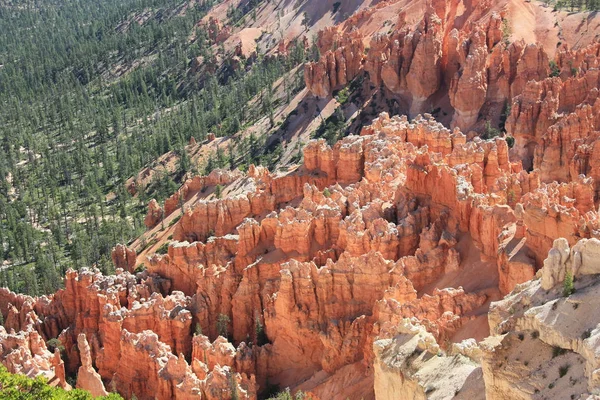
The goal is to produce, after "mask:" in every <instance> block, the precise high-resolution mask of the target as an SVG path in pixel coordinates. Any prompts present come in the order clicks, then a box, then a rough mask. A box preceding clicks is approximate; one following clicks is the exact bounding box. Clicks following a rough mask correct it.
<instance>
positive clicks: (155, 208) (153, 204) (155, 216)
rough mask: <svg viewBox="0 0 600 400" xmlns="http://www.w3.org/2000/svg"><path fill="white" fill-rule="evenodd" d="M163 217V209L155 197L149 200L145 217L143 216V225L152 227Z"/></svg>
mask: <svg viewBox="0 0 600 400" xmlns="http://www.w3.org/2000/svg"><path fill="white" fill-rule="evenodd" d="M163 218H164V210H163V208H162V207H161V206H160V205H159V204H158V202H157V201H156V200H155V199H152V200H150V203H148V212H147V213H146V218H144V225H146V228H148V229H152V228H154V227H155V226H156V225H158V224H159V223H160V221H162V220H163Z"/></svg>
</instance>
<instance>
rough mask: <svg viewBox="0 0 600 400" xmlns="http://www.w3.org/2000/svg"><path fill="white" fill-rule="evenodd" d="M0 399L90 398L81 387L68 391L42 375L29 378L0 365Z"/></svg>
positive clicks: (112, 398) (113, 398)
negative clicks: (10, 371) (49, 383)
mask: <svg viewBox="0 0 600 400" xmlns="http://www.w3.org/2000/svg"><path fill="white" fill-rule="evenodd" d="M0 399H18V400H88V399H89V400H92V399H93V397H92V395H91V394H90V393H89V392H86V391H85V390H81V389H74V390H70V391H66V390H63V389H61V388H57V387H52V386H50V385H48V383H47V382H46V380H45V379H44V378H42V377H38V378H35V379H29V378H27V377H26V376H24V375H21V374H14V375H13V374H11V373H9V372H8V370H7V369H6V367H4V366H3V365H0ZM96 399H105V400H119V399H122V398H121V396H119V395H118V394H110V395H108V396H105V397H96Z"/></svg>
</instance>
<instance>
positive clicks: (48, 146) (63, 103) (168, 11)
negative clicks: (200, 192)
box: [0, 0, 308, 295]
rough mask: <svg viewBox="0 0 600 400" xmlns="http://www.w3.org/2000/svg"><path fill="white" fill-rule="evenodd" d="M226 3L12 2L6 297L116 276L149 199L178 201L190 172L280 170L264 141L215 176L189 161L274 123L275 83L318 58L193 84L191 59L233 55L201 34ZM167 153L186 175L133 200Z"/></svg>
mask: <svg viewBox="0 0 600 400" xmlns="http://www.w3.org/2000/svg"><path fill="white" fill-rule="evenodd" d="M217 3H218V1H217V0H202V1H198V2H196V3H188V2H184V1H180V0H119V1H117V0H106V1H102V2H93V1H78V0H61V1H58V0H44V1H30V0H14V1H10V2H0V104H2V106H1V107H0V126H1V127H2V128H1V129H0V254H1V257H0V258H1V259H2V260H3V263H2V268H1V270H0V285H1V286H6V287H9V288H10V289H12V290H15V291H18V292H22V293H26V294H30V295H38V294H45V293H51V292H54V291H56V289H58V288H59V287H60V286H61V277H62V276H63V275H64V272H65V271H66V270H67V269H68V268H81V267H83V266H91V265H95V266H97V267H98V268H100V269H101V270H102V271H104V272H110V271H111V269H112V265H111V262H110V251H111V249H112V247H113V246H114V245H115V244H116V243H128V242H130V241H131V240H133V239H134V238H135V237H137V236H139V235H140V234H141V233H142V232H143V231H144V229H145V227H144V225H143V217H144V214H145V211H146V204H147V202H148V200H149V199H151V198H152V197H156V198H157V199H159V200H160V199H163V198H165V197H166V196H168V195H170V194H171V193H172V192H173V191H174V190H175V189H176V188H177V186H178V185H179V183H180V180H181V179H182V177H183V176H184V175H185V173H186V172H188V171H192V172H209V171H210V170H211V169H213V168H217V167H224V166H228V167H236V166H240V167H242V168H243V167H244V166H245V165H247V164H249V163H251V162H263V163H266V164H273V161H274V160H275V159H274V157H276V156H277V155H276V154H275V156H274V155H273V154H271V153H270V152H269V151H270V150H271V149H268V150H267V149H265V148H264V147H263V146H262V144H264V139H261V138H257V137H251V138H250V139H249V140H246V141H240V142H239V146H235V147H233V148H231V149H230V151H229V152H228V154H223V153H222V152H219V154H215V155H214V157H211V158H210V160H209V161H208V162H207V163H206V165H200V166H199V165H192V164H191V163H190V162H189V159H188V157H187V155H186V154H185V151H184V150H183V149H184V146H185V145H186V144H187V143H188V142H189V140H190V138H191V137H192V136H193V137H194V138H195V139H197V140H204V138H205V137H206V135H207V133H208V132H214V133H216V134H217V136H227V135H232V134H234V133H236V132H237V131H239V130H240V129H241V128H242V127H243V126H248V125H251V124H252V123H253V122H254V121H256V120H257V119H258V118H260V117H262V116H265V115H272V113H273V107H274V104H273V102H274V100H273V97H272V89H271V88H272V84H273V82H274V81H275V80H277V79H278V78H280V77H282V76H283V75H284V74H286V73H290V71H296V70H294V68H295V67H296V66H298V65H299V64H301V63H303V62H304V61H305V60H306V57H307V56H308V55H307V54H306V53H307V52H306V51H305V49H304V46H302V45H297V46H295V47H294V49H293V51H291V52H290V55H289V56H288V57H287V58H282V57H276V58H274V57H264V56H262V55H260V54H259V55H258V56H257V57H256V59H255V60H252V62H250V60H242V63H243V65H242V66H241V67H240V68H238V69H237V70H232V69H231V68H220V69H219V70H218V71H217V73H215V74H209V75H207V76H206V77H205V78H204V79H198V77H195V76H193V75H191V74H189V66H190V61H191V60H192V59H193V58H195V57H198V56H203V57H205V58H207V59H208V58H210V57H212V56H213V55H214V54H213V53H214V52H215V51H217V52H219V51H223V50H219V48H218V46H215V45H214V43H211V42H210V39H209V37H208V35H207V33H206V30H204V29H201V28H199V27H198V25H197V23H198V21H200V20H201V19H202V17H203V16H204V15H206V13H207V11H208V10H209V9H210V8H211V7H213V6H214V5H215V4H217ZM254 3H259V2H253V6H256V4H254ZM190 4H194V5H193V6H190ZM251 10H252V9H251V8H249V9H248V10H244V12H245V13H249V12H251ZM235 17H236V18H239V15H237V13H236V15H235ZM192 34H194V35H195V37H196V38H195V40H190V37H191V36H192ZM215 48H216V49H217V50H215ZM301 72H302V71H301V70H300V71H296V72H295V78H294V79H293V84H292V85H289V86H288V87H289V90H290V91H294V92H297V91H298V90H300V89H301V88H302V86H303V80H302V77H301ZM255 97H258V99H259V101H258V106H256V107H254V109H252V112H249V110H250V108H249V107H246V106H245V105H246V104H247V103H248V102H249V101H250V100H251V99H253V98H255ZM261 140H262V141H261ZM169 151H174V152H177V154H179V155H180V162H179V166H178V172H177V174H175V176H170V175H162V176H159V177H158V178H156V180H155V182H153V184H152V185H150V186H149V190H148V191H142V192H141V193H140V194H139V195H138V196H136V197H135V198H133V197H132V196H131V195H130V194H129V193H128V192H127V190H126V188H125V184H124V183H125V181H126V180H127V179H128V178H130V177H131V176H133V175H135V174H137V173H138V171H139V170H140V169H142V168H144V167H146V166H151V165H152V163H153V162H154V160H155V159H156V158H157V157H159V156H160V155H162V154H165V153H167V152H169ZM275 161H276V160H275ZM198 170H200V171H198Z"/></svg>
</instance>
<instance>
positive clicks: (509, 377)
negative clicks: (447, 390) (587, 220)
mask: <svg viewBox="0 0 600 400" xmlns="http://www.w3.org/2000/svg"><path fill="white" fill-rule="evenodd" d="M599 245H600V241H598V240H596V239H589V240H586V239H584V240H581V241H579V242H578V243H576V244H575V246H573V248H569V245H568V242H567V241H566V240H565V239H562V238H561V239H557V240H556V241H555V243H554V247H553V248H552V250H550V252H549V253H548V258H547V259H546V260H545V261H544V267H543V268H542V270H541V271H539V272H538V279H535V280H532V281H529V282H527V283H525V284H522V285H519V286H517V288H516V289H515V290H514V291H513V292H512V293H511V294H510V295H509V296H507V297H506V298H505V299H503V300H502V301H499V302H497V303H493V304H492V306H491V308H490V314H489V321H490V330H491V333H492V334H493V335H494V336H492V337H490V338H488V339H486V341H485V342H483V343H482V344H481V348H482V350H483V357H482V366H483V372H484V379H485V383H486V396H487V397H488V398H503V397H506V396H513V397H516V398H524V399H529V398H535V396H537V395H538V394H539V395H540V396H552V397H560V398H564V397H567V398H568V397H574V398H589V397H588V396H590V394H593V393H596V392H597V390H598V385H599V383H598V379H597V371H598V360H597V357H596V356H595V355H594V354H595V349H596V348H597V340H598V338H597V333H596V331H597V329H596V327H597V324H598V322H599V321H598V317H597V313H596V312H595V311H593V310H595V309H596V307H597V304H596V303H597V302H598V296H597V295H596V293H597V292H596V291H597V290H598V284H599V282H598V272H599V271H600V270H599V269H598V265H597V264H598V263H597V261H596V259H597V255H596V253H597V251H598V248H600V247H599ZM568 274H569V275H570V277H571V278H573V277H575V278H576V279H575V281H574V283H573V286H572V287H571V286H570V285H566V284H565V283H564V282H565V279H567V278H566V277H567V275H568ZM571 278H569V279H571ZM571 282H572V281H571ZM515 373H518V374H522V375H521V376H523V378H522V379H518V380H516V381H515V379H514V374H515Z"/></svg>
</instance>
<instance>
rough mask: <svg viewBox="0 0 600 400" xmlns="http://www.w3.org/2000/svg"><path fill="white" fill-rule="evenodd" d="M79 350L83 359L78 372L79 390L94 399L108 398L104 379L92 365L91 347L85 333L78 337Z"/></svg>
mask: <svg viewBox="0 0 600 400" xmlns="http://www.w3.org/2000/svg"><path fill="white" fill-rule="evenodd" d="M77 349H78V350H79V354H80V359H81V367H79V371H78V372H77V388H78V389H84V390H87V391H88V392H90V393H91V394H92V396H94V397H98V396H107V395H108V392H107V391H106V389H105V388H104V383H103V382H102V377H101V376H100V374H98V373H97V372H96V370H95V369H94V366H93V365H92V357H91V355H90V345H89V344H88V342H87V339H86V338H85V334H84V333H80V334H79V336H77Z"/></svg>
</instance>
